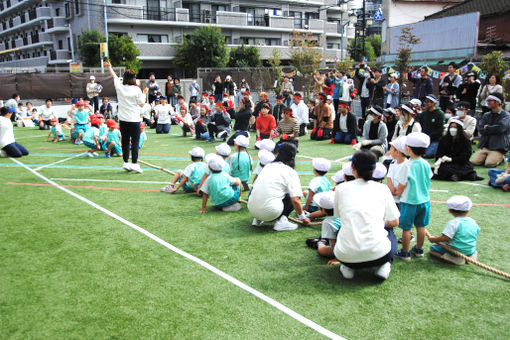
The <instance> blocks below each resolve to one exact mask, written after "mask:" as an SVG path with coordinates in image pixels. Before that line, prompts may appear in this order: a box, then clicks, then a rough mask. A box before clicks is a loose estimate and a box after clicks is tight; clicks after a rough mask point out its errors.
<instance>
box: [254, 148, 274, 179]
mask: <svg viewBox="0 0 510 340" xmlns="http://www.w3.org/2000/svg"><path fill="white" fill-rule="evenodd" d="M275 147H276V144H275V142H273V141H272V140H271V139H262V140H259V141H256V142H255V148H256V149H259V150H266V151H268V152H270V153H273V151H274V148H275ZM259 154H260V152H259ZM264 154H265V153H264ZM266 155H267V154H266ZM273 160H274V158H273ZM271 162H272V161H271ZM271 162H269V163H271ZM269 163H266V164H269ZM264 165H265V164H264ZM262 168H263V166H262V165H261V164H260V155H259V162H258V163H257V166H256V167H255V170H253V173H254V174H255V178H253V182H255V179H256V178H257V176H258V175H259V174H260V172H261V171H262Z"/></svg>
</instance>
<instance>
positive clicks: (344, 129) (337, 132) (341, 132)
mask: <svg viewBox="0 0 510 340" xmlns="http://www.w3.org/2000/svg"><path fill="white" fill-rule="evenodd" d="M338 113H339V114H337V115H336V116H335V122H334V124H333V135H332V137H331V141H330V142H329V144H333V143H336V144H351V145H354V144H356V143H357V142H358V139H357V137H356V130H357V128H358V123H357V119H356V116H354V114H352V112H351V110H350V108H349V105H347V104H344V103H340V104H338Z"/></svg>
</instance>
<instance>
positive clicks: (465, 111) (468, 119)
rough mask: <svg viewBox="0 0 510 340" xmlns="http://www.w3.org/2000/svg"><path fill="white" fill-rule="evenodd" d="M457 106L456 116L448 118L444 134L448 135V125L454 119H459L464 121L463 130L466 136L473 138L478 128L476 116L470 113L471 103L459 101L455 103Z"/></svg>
mask: <svg viewBox="0 0 510 340" xmlns="http://www.w3.org/2000/svg"><path fill="white" fill-rule="evenodd" d="M455 108H456V110H455V116H453V117H451V118H449V119H448V122H447V123H446V128H445V130H444V132H443V134H444V135H446V133H447V132H448V126H449V125H450V123H451V122H452V120H454V119H458V120H460V121H461V122H462V125H463V127H462V130H463V131H464V134H465V135H466V138H467V139H469V140H473V135H474V133H475V129H476V118H475V117H472V116H470V115H469V112H470V111H471V110H470V109H471V105H470V104H469V103H468V102H457V103H456V104H455Z"/></svg>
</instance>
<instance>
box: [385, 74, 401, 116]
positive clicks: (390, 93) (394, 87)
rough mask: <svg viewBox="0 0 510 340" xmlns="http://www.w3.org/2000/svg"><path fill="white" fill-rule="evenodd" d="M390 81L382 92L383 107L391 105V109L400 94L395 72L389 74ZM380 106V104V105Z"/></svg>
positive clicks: (396, 104)
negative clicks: (383, 97)
mask: <svg viewBox="0 0 510 340" xmlns="http://www.w3.org/2000/svg"><path fill="white" fill-rule="evenodd" d="M389 78H390V82H389V83H388V84H387V85H386V86H384V88H383V89H384V93H385V94H386V96H387V97H386V101H385V103H384V107H385V108H388V107H391V108H392V109H394V108H396V107H397V106H398V103H399V96H400V85H399V84H398V83H397V78H398V77H397V74H396V73H392V74H390V77H389ZM381 106H382V105H381Z"/></svg>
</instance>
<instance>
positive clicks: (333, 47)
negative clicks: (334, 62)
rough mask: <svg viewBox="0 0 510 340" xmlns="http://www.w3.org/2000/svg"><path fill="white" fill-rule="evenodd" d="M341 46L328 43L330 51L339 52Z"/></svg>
mask: <svg viewBox="0 0 510 340" xmlns="http://www.w3.org/2000/svg"><path fill="white" fill-rule="evenodd" d="M339 49H340V44H339V43H328V50H339Z"/></svg>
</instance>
